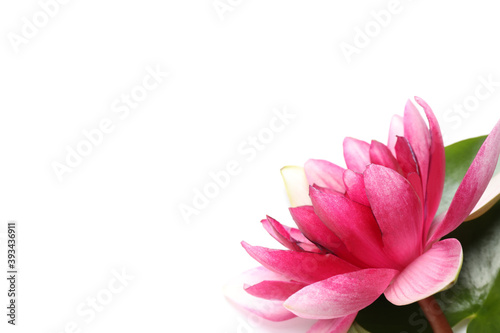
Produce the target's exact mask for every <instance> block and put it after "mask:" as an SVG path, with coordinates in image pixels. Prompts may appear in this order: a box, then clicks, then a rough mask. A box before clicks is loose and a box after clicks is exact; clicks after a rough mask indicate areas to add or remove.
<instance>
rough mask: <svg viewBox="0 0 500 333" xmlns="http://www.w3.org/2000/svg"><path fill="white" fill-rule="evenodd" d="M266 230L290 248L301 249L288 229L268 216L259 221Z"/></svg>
mask: <svg viewBox="0 0 500 333" xmlns="http://www.w3.org/2000/svg"><path fill="white" fill-rule="evenodd" d="M260 222H261V223H262V226H263V227H264V229H266V231H267V232H268V233H269V234H270V235H271V236H273V238H274V239H276V240H277V241H278V242H280V243H281V244H282V245H283V246H285V247H286V248H288V249H290V250H294V251H301V250H302V249H301V248H300V247H299V246H298V245H297V241H296V240H295V239H293V238H292V237H291V236H290V233H289V232H288V230H286V229H285V227H284V226H283V225H281V223H279V222H278V221H276V220H275V219H273V218H272V217H270V216H268V217H267V219H265V220H262V221H260Z"/></svg>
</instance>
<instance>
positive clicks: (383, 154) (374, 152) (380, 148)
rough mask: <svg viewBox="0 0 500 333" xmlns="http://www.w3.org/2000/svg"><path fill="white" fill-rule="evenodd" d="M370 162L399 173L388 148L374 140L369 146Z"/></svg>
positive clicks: (398, 168)
mask: <svg viewBox="0 0 500 333" xmlns="http://www.w3.org/2000/svg"><path fill="white" fill-rule="evenodd" d="M370 160H371V162H372V163H374V164H378V165H383V166H385V167H387V168H391V169H392V170H395V171H397V172H401V168H400V167H399V164H398V161H396V159H395V158H394V156H393V155H392V153H391V151H390V150H389V148H387V146H386V145H384V144H383V143H380V142H378V141H375V140H373V141H372V144H371V145H370Z"/></svg>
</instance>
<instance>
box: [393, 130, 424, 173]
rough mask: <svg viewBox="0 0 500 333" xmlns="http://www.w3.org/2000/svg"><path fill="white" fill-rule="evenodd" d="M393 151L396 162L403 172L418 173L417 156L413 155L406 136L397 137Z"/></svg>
mask: <svg viewBox="0 0 500 333" xmlns="http://www.w3.org/2000/svg"><path fill="white" fill-rule="evenodd" d="M395 151H396V158H397V160H398V163H399V165H400V166H401V168H402V169H403V172H404V173H405V174H409V173H411V172H416V173H418V174H420V170H419V167H418V161H417V156H415V152H414V151H413V149H412V148H411V145H410V142H409V141H408V139H407V138H404V137H401V136H400V137H398V140H397V142H396V147H395Z"/></svg>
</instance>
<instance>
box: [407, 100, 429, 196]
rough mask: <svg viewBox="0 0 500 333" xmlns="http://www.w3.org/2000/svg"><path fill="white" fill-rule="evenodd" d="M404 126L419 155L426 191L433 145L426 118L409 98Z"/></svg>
mask: <svg viewBox="0 0 500 333" xmlns="http://www.w3.org/2000/svg"><path fill="white" fill-rule="evenodd" d="M404 127H405V138H407V139H408V142H410V145H411V147H412V149H413V151H414V152H415V155H416V157H417V161H418V164H419V170H420V176H421V178H422V187H423V189H424V193H425V190H426V186H427V176H428V173H429V159H430V156H429V148H430V146H431V138H430V134H429V129H428V128H427V125H426V124H425V121H424V119H423V118H422V116H421V115H420V113H419V112H418V110H417V108H416V107H415V105H413V103H412V102H411V101H410V100H408V102H407V103H406V107H405V115H404Z"/></svg>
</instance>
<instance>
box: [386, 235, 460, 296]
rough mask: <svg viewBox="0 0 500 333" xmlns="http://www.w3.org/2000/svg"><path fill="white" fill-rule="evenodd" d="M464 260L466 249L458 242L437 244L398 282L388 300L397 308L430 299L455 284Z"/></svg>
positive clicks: (398, 278) (445, 241) (390, 289)
mask: <svg viewBox="0 0 500 333" xmlns="http://www.w3.org/2000/svg"><path fill="white" fill-rule="evenodd" d="M462 261H463V253H462V246H461V245H460V242H459V241H458V240H456V239H454V238H449V239H445V240H442V241H440V242H438V243H435V244H434V245H433V246H432V247H431V248H430V249H429V250H428V251H427V252H425V253H424V254H422V255H421V256H420V257H418V258H417V259H416V260H415V261H413V262H412V263H411V264H410V265H408V266H407V267H406V268H405V269H404V271H402V272H401V274H399V275H398V276H397V277H396V278H395V279H394V282H393V283H392V284H391V285H390V286H389V288H387V290H386V291H385V297H386V298H387V299H388V300H389V301H390V302H391V303H393V304H396V305H406V304H410V303H413V302H417V301H419V300H421V299H424V298H427V297H429V296H431V295H433V294H435V293H437V292H439V291H441V290H443V289H445V288H446V287H448V286H449V285H451V284H452V283H454V281H455V280H456V278H457V277H458V273H459V272H460V268H461V266H462Z"/></svg>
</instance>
